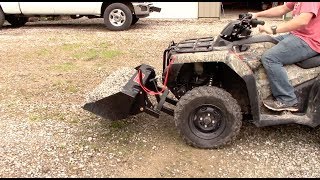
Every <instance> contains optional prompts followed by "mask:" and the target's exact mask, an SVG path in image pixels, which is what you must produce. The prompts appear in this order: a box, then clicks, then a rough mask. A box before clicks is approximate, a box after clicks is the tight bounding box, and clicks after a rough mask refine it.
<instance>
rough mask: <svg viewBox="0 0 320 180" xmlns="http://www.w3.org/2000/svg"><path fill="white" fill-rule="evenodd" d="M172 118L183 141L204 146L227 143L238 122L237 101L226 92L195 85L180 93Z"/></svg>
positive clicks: (209, 147)
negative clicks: (181, 94)
mask: <svg viewBox="0 0 320 180" xmlns="http://www.w3.org/2000/svg"><path fill="white" fill-rule="evenodd" d="M174 119H175V125H176V127H177V129H178V131H179V133H180V135H181V136H182V138H183V139H184V140H185V141H186V142H187V144H189V145H192V146H194V147H198V148H205V149H211V148H218V147H220V146H223V145H226V144H228V143H229V142H231V141H232V140H233V139H235V137H236V136H237V135H238V133H239V131H240V128H241V124H242V115H241V108H240V106H239V105H238V103H237V101H236V100H235V99H234V98H233V97H232V96H231V94H229V93H228V92H227V91H225V90H223V89H220V88H217V87H213V86H203V87H197V88H194V89H192V90H191V91H189V92H187V93H186V94H185V95H184V96H182V97H181V99H180V100H179V102H178V103H177V107H176V110H175V113H174Z"/></svg>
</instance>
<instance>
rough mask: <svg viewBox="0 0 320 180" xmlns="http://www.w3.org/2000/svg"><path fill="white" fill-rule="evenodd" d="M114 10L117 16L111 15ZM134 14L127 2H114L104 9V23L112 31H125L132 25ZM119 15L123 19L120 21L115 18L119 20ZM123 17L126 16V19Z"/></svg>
mask: <svg viewBox="0 0 320 180" xmlns="http://www.w3.org/2000/svg"><path fill="white" fill-rule="evenodd" d="M112 12H113V13H115V14H116V16H111V17H109V16H110V13H112ZM132 15H133V14H132V12H131V10H130V9H129V7H128V6H126V5H125V4H122V3H113V4H111V5H109V6H108V7H107V8H106V9H105V11H104V14H103V18H104V24H105V25H106V27H107V28H108V29H109V30H111V31H123V30H126V29H128V28H129V27H130V25H131V23H132ZM112 17H114V18H112ZM117 17H119V19H121V20H119V22H116V21H115V20H118V19H117ZM123 18H125V20H123ZM113 20H114V21H113Z"/></svg>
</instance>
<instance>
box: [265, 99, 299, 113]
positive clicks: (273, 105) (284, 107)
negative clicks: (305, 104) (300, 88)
mask: <svg viewBox="0 0 320 180" xmlns="http://www.w3.org/2000/svg"><path fill="white" fill-rule="evenodd" d="M263 104H264V106H266V107H267V108H268V109H271V110H273V111H298V110H299V108H298V103H296V104H294V105H288V104H284V103H282V102H280V101H274V100H265V101H263Z"/></svg>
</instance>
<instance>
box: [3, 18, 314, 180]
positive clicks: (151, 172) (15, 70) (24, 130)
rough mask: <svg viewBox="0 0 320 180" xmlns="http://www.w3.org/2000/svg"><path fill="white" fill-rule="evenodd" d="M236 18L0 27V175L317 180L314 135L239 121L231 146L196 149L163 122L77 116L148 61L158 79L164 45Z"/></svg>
mask: <svg viewBox="0 0 320 180" xmlns="http://www.w3.org/2000/svg"><path fill="white" fill-rule="evenodd" d="M235 17H236V16H230V17H224V18H222V19H221V20H220V21H218V20H210V19H209V20H208V19H204V20H155V19H141V20H139V22H138V23H137V24H136V25H134V26H132V28H131V29H130V30H128V31H122V32H111V31H108V30H106V29H105V28H104V26H103V20H102V19H86V18H81V19H77V20H62V21H54V22H29V23H27V25H26V26H24V27H22V28H17V29H14V28H10V27H9V26H5V27H4V28H3V29H2V30H0V42H1V45H0V46H1V47H0V59H1V71H0V120H1V121H0V129H1V131H0V177H319V176H320V163H319V162H320V156H319V155H318V154H319V153H318V150H319V149H320V146H319V145H320V141H319V129H318V128H314V129H313V128H309V127H306V126H300V125H281V126H273V127H265V128H257V127H255V126H254V125H253V124H251V123H248V122H246V121H245V122H244V123H243V126H242V128H241V131H240V134H239V136H238V138H237V139H236V140H235V141H234V142H233V143H232V144H231V145H229V146H226V147H223V148H221V149H215V150H202V149H197V148H193V147H190V146H188V145H186V144H185V143H184V141H183V140H182V139H181V138H180V137H179V135H178V133H177V130H176V129H175V126H174V122H173V118H172V117H170V116H168V115H166V114H162V115H161V116H160V118H159V119H156V118H153V117H151V116H149V115H147V114H138V115H136V116H132V117H129V118H127V119H125V120H122V121H112V122H111V121H108V120H105V119H102V118H100V117H98V116H95V115H93V114H91V113H89V112H87V111H85V110H83V109H82V108H81V104H82V103H83V101H84V100H85V99H86V98H87V95H88V93H90V92H92V91H93V90H94V89H95V88H96V87H97V86H98V85H99V84H100V83H102V82H103V81H104V80H105V78H106V77H107V76H108V75H110V74H112V73H113V72H115V71H116V70H117V69H119V68H122V67H132V68H134V67H136V66H138V65H140V64H142V63H145V64H149V65H151V66H153V67H155V70H156V73H157V74H158V75H159V74H160V73H161V68H162V53H163V50H164V49H165V48H166V47H167V46H168V44H169V43H170V41H172V40H174V41H176V42H177V41H180V40H183V39H187V38H195V37H208V36H216V35H218V34H219V32H220V30H221V29H222V28H223V27H224V26H225V25H226V23H228V22H229V21H230V19H232V18H235ZM281 22H282V21H281V20H277V19H270V20H267V21H266V24H267V25H270V24H274V23H277V24H278V23H281ZM253 33H257V32H256V30H254V32H253ZM127 72H128V73H129V72H130V71H129V70H128V71H127ZM96 98H100V97H98V96H97V97H94V98H93V99H91V100H94V99H96Z"/></svg>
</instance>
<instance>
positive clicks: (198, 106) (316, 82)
mask: <svg viewBox="0 0 320 180" xmlns="http://www.w3.org/2000/svg"><path fill="white" fill-rule="evenodd" d="M259 24H260V25H264V21H260V20H257V19H253V18H252V14H240V15H239V18H238V19H236V20H232V21H231V22H229V23H228V24H227V25H226V26H225V27H224V29H223V30H222V31H221V33H220V35H219V36H217V37H204V38H196V39H186V40H183V41H181V42H179V43H175V42H174V41H172V42H171V43H170V44H169V46H168V48H167V49H165V50H164V53H163V73H162V76H160V79H161V80H162V85H161V86H160V85H158V81H159V80H158V79H159V78H158V77H157V76H156V73H155V71H154V68H153V67H152V66H149V65H146V64H142V65H140V66H138V67H136V68H135V69H131V70H129V69H125V70H118V71H116V72H114V73H112V74H111V75H109V76H108V77H107V78H106V80H105V81H104V82H103V83H102V84H101V85H100V86H98V87H97V88H96V89H95V90H94V91H93V92H92V93H90V94H89V96H88V99H87V101H86V104H84V106H83V108H84V109H85V110H87V111H90V112H92V113H94V114H96V115H99V116H101V117H103V118H106V119H109V120H120V119H125V118H127V117H128V116H130V115H136V114H138V113H141V112H145V113H148V114H150V115H151V116H154V117H157V118H159V116H160V113H161V112H164V113H167V114H169V115H172V116H173V117H174V121H175V125H176V127H177V130H178V131H179V133H180V135H181V136H182V138H183V139H184V140H185V141H186V143H187V144H189V145H191V146H194V147H197V148H205V149H212V148H218V147H222V146H224V145H226V144H229V143H230V142H233V140H234V139H235V138H236V136H237V135H238V133H239V131H240V128H241V125H242V121H243V120H244V119H247V120H248V121H249V122H251V123H253V124H255V125H256V126H257V127H264V126H272V125H280V124H291V123H295V124H301V125H306V126H310V127H316V126H318V125H319V124H320V55H318V56H315V57H312V58H310V59H306V60H303V61H302V62H299V63H296V64H292V65H287V66H285V69H286V70H287V72H288V77H289V80H290V81H291V83H292V85H293V86H294V88H295V93H296V95H297V97H298V100H299V102H300V103H299V110H298V111H297V112H287V111H282V112H276V111H271V110H268V109H267V108H265V107H264V106H263V104H262V101H263V100H264V99H268V98H272V93H271V91H270V87H269V81H268V78H267V76H266V73H265V70H264V68H263V66H262V64H261V62H260V58H261V55H262V53H263V52H264V51H265V50H266V48H270V47H272V46H273V45H275V44H277V43H278V41H277V40H276V39H275V38H274V37H272V36H270V35H251V33H252V30H251V29H252V28H255V27H257V26H258V25H259ZM151 97H154V101H152V98H151Z"/></svg>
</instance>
